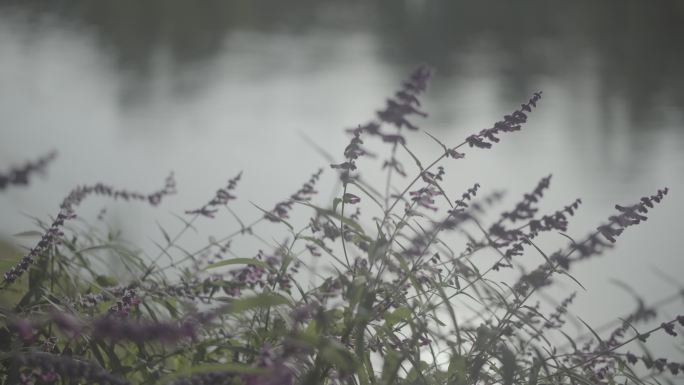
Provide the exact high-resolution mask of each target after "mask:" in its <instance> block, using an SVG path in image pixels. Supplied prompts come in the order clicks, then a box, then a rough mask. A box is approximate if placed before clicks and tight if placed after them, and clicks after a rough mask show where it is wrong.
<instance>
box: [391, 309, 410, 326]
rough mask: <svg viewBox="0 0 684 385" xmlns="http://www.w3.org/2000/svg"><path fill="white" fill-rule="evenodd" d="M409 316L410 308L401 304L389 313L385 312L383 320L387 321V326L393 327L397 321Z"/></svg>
mask: <svg viewBox="0 0 684 385" xmlns="http://www.w3.org/2000/svg"><path fill="white" fill-rule="evenodd" d="M410 317H411V310H410V309H409V308H407V307H405V306H402V307H399V308H397V309H396V310H395V311H393V312H391V313H387V314H386V315H385V322H387V326H389V327H393V326H394V325H396V324H398V323H399V322H401V321H404V320H406V319H409V318H410Z"/></svg>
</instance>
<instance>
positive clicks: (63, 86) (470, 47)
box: [0, 0, 684, 320]
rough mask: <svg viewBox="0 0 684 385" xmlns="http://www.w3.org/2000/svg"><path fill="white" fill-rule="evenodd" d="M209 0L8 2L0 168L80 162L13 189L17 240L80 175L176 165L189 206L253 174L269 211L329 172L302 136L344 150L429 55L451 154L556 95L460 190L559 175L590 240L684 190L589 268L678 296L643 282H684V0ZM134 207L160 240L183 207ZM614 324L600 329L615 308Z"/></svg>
mask: <svg viewBox="0 0 684 385" xmlns="http://www.w3.org/2000/svg"><path fill="white" fill-rule="evenodd" d="M196 4H197V3H193V2H189V1H183V0H171V1H168V0H164V1H162V0H150V1H136V0H116V1H98V2H93V1H85V0H70V1H51V2H42V1H29V0H23V1H18V0H17V1H7V0H5V1H0V164H7V163H11V162H16V161H20V160H22V159H25V158H30V157H32V156H36V155H38V154H40V153H41V152H44V151H47V150H49V149H52V148H56V149H58V150H59V151H60V154H61V155H60V158H59V161H58V162H56V163H55V164H54V166H53V167H52V168H51V169H50V171H49V174H48V176H47V178H46V179H45V180H42V181H38V182H36V184H35V186H34V188H30V189H27V190H12V191H8V192H7V193H6V194H4V195H3V196H1V197H0V212H2V213H3V217H4V219H3V221H2V223H0V231H1V232H2V233H5V234H8V233H14V232H17V231H20V230H24V229H26V228H27V227H28V226H29V221H28V220H26V219H25V218H24V217H23V216H22V215H21V214H20V213H22V212H26V213H28V214H31V215H36V216H40V217H44V216H45V215H46V213H54V212H55V208H56V207H57V205H58V202H59V201H60V199H61V197H63V196H64V195H66V193H67V192H68V191H69V189H70V188H71V187H72V186H74V185H76V184H79V183H88V182H94V181H97V180H105V181H107V182H110V183H113V184H118V185H122V186H139V189H150V190H151V189H153V188H156V187H157V184H158V183H161V180H162V179H163V177H164V176H165V175H166V172H167V171H168V170H169V169H173V170H175V171H176V173H177V175H178V179H179V182H180V191H181V193H182V196H179V197H177V198H176V200H175V201H172V202H170V206H168V209H169V210H171V211H174V212H182V211H183V209H185V208H188V207H196V206H197V202H202V201H204V200H206V198H207V194H208V192H211V191H214V190H215V188H216V187H217V186H220V185H222V184H223V183H224V182H225V179H226V178H227V177H229V176H232V175H234V174H236V173H237V172H238V171H240V170H244V171H245V178H244V180H245V182H244V186H243V188H244V190H243V191H242V194H244V195H243V196H246V197H247V198H246V199H245V200H244V201H245V202H247V200H251V201H254V202H257V203H259V204H263V205H265V206H268V205H269V204H270V203H272V202H275V201H278V200H279V199H281V198H282V197H283V196H287V195H288V194H289V193H291V192H292V191H293V190H294V189H296V188H297V187H298V186H299V184H300V181H302V180H305V179H306V178H307V177H308V175H309V174H310V173H311V172H312V171H313V170H315V169H316V168H317V167H319V166H325V164H326V162H325V161H324V160H323V159H322V158H319V157H318V155H317V154H316V151H315V150H313V149H311V148H310V147H308V146H307V145H306V144H305V141H304V140H303V139H302V137H301V134H304V135H305V136H307V137H309V138H311V139H312V140H313V141H315V142H317V143H319V144H321V145H322V146H323V147H325V148H326V149H329V150H330V151H331V152H333V153H334V152H336V151H337V153H341V150H342V148H343V147H344V143H345V141H346V140H347V139H346V138H345V136H344V134H343V133H342V128H344V127H350V126H353V125H355V124H358V123H363V122H365V121H367V119H368V117H369V116H371V114H372V113H373V109H374V108H376V107H378V106H380V105H381V104H382V100H383V99H384V97H385V96H386V95H388V94H389V93H390V92H391V91H392V90H393V89H394V88H395V86H396V84H397V82H398V81H399V80H400V79H401V78H402V77H403V76H404V75H405V74H406V73H407V71H408V70H409V69H410V68H411V67H412V66H413V65H415V64H416V63H419V62H426V63H430V64H431V65H433V66H434V67H436V69H437V74H438V75H437V78H436V79H435V81H434V84H433V87H432V88H431V90H430V92H429V94H428V96H427V101H426V108H427V110H428V111H429V112H430V115H431V118H430V119H429V120H427V121H425V123H424V126H425V127H426V129H428V130H429V131H430V132H431V133H433V134H435V135H437V136H439V137H440V138H442V139H443V140H445V141H447V142H449V143H458V142H460V140H462V138H463V137H464V136H465V135H467V134H469V133H470V132H472V131H474V130H479V129H480V128H483V127H484V126H486V125H488V124H490V122H491V121H493V120H494V119H497V118H498V117H500V116H501V115H502V114H503V113H504V112H506V111H509V110H512V109H513V108H515V107H516V106H517V105H518V104H519V103H520V102H522V101H524V100H526V99H527V97H528V95H529V94H531V93H532V92H533V91H536V90H538V89H543V90H544V94H545V99H544V100H543V101H542V104H543V105H542V108H540V109H539V111H536V112H535V114H534V116H533V118H532V120H531V122H530V125H529V126H528V127H527V128H526V130H525V131H524V132H522V133H519V134H515V135H511V136H509V137H506V138H505V140H504V141H503V142H502V143H501V144H500V145H499V146H497V148H496V149H495V150H493V151H481V152H474V153H472V154H469V155H468V158H467V159H466V161H464V162H463V165H464V166H458V167H462V168H457V166H453V167H454V169H453V170H449V171H450V172H453V173H454V175H457V176H458V178H457V179H459V182H458V183H457V184H454V185H453V186H450V188H452V189H454V190H459V189H462V188H463V187H465V186H469V185H471V184H472V183H473V182H475V181H478V182H480V183H481V184H482V185H483V186H490V187H492V188H498V187H507V188H509V189H510V191H511V195H512V196H517V195H518V194H520V193H521V192H523V191H526V190H528V189H529V188H530V186H533V185H534V183H535V181H536V180H537V179H538V178H539V177H541V176H543V175H546V174H548V173H549V172H551V171H552V172H554V174H555V178H554V186H555V195H554V196H550V197H549V201H548V205H549V206H548V207H549V208H555V207H557V206H558V205H561V204H566V203H567V202H570V201H572V200H574V198H576V196H578V195H579V196H582V197H583V198H584V199H585V202H586V203H585V206H584V208H583V210H584V211H583V213H582V215H581V216H579V217H578V218H577V219H576V221H577V222H576V223H577V225H576V227H574V228H573V229H571V230H572V231H573V235H576V236H582V235H583V234H584V232H585V231H587V230H588V229H591V228H592V226H595V225H596V224H598V222H599V221H601V220H602V219H603V218H605V217H606V215H607V214H608V213H609V211H610V209H611V207H612V204H614V203H628V202H630V201H632V200H634V199H635V198H638V197H639V196H641V195H644V194H646V193H650V192H653V191H655V189H657V188H658V187H661V186H663V185H669V186H670V187H671V188H672V191H673V192H672V198H668V200H667V201H666V203H665V204H664V205H663V206H664V207H663V209H662V210H655V211H654V214H653V217H652V220H651V221H649V223H648V225H646V226H643V227H642V228H639V229H636V230H635V231H633V232H631V233H630V234H629V235H628V236H625V239H624V240H622V244H621V246H622V248H620V249H619V252H618V253H615V254H618V255H614V256H610V257H605V258H603V259H600V260H597V261H595V262H594V263H591V266H590V267H588V268H586V269H585V270H582V269H578V273H577V274H578V276H579V278H580V279H581V280H583V281H584V280H587V281H592V280H594V281H596V280H598V281H601V282H605V281H606V279H607V278H608V277H619V278H620V279H622V280H625V281H629V282H630V283H631V284H632V285H633V286H635V288H636V289H637V290H640V291H642V292H644V293H645V294H646V296H647V298H657V297H659V295H660V294H661V293H663V292H666V293H669V292H670V291H672V290H673V287H671V286H668V284H667V283H665V282H664V281H663V280H660V281H658V282H656V281H655V280H654V279H653V278H652V277H653V275H649V276H648V277H646V279H644V271H648V269H650V268H651V267H652V266H657V267H658V268H659V269H660V270H665V271H684V262H682V260H681V258H678V256H677V253H678V250H679V247H680V246H679V245H678V244H677V243H676V242H675V239H676V236H675V233H676V230H675V229H677V223H678V221H679V220H680V218H678V214H680V213H682V212H684V204H683V203H682V202H683V201H682V199H678V198H677V196H681V195H679V194H681V191H684V188H683V187H684V181H683V180H682V177H681V175H684V155H682V154H684V152H683V151H682V150H684V128H683V120H684V71H682V70H681V68H684V2H682V1H679V0H662V1H658V2H657V5H654V4H656V3H654V2H645V1H600V2H599V1H588V0H587V1H572V2H562V1H546V0H539V1H516V2H495V1H493V0H486V1H482V0H478V1H455V0H443V1H419V0H415V1H408V0H407V1H397V0H385V1H378V2H362V1H358V2H356V1H352V2H345V3H344V4H341V3H338V2H332V1H314V0H309V1H301V2H281V1H273V2H267V1H248V0H244V1H225V0H211V1H204V2H202V5H201V6H199V5H196ZM413 139H414V141H413V143H415V148H414V149H415V151H416V152H417V153H419V154H421V155H423V156H425V157H426V158H428V157H429V156H428V155H429V154H430V153H431V152H434V151H435V148H434V147H433V144H432V143H431V142H430V141H429V140H426V138H425V137H424V136H416V137H415V138H413ZM459 165H460V163H459ZM157 181H158V182H157ZM264 181H267V182H268V183H265V182H264ZM183 186H185V188H184V187H183ZM101 204H103V203H102V202H99V203H96V204H93V207H90V209H92V211H93V212H97V210H99V208H100V206H97V205H101ZM115 207H116V209H117V210H115V212H114V214H112V215H113V218H112V219H113V220H115V221H118V223H119V224H120V225H121V226H123V227H125V228H126V229H127V230H128V234H127V235H128V236H129V237H131V238H137V239H138V240H142V241H146V240H147V239H148V238H147V237H146V236H140V235H139V234H151V233H152V232H153V231H155V225H154V218H159V217H164V216H165V215H166V214H167V213H165V212H161V213H160V212H152V211H145V210H138V209H135V208H128V207H124V206H115ZM86 209H87V208H86ZM242 209H243V213H249V212H250V211H249V210H250V209H251V210H252V212H253V208H252V207H251V206H250V205H245V207H243V208H242ZM252 214H253V213H252ZM245 216H247V217H249V216H250V215H247V214H246V215H245ZM85 217H86V218H87V217H88V216H87V215H85ZM162 220H164V219H163V218H162ZM219 227H220V226H216V227H215V228H213V230H216V232H217V233H220V232H221V229H219ZM150 229H151V231H150ZM654 250H657V251H658V252H657V253H654ZM644 256H647V257H648V258H644ZM615 266H620V269H616V268H615ZM597 287H598V286H597ZM600 287H601V288H602V289H605V287H604V286H600ZM605 290H606V291H605V293H608V294H606V295H611V294H610V293H612V295H613V296H617V297H619V298H620V300H616V301H613V302H614V305H615V306H616V308H617V309H624V308H625V307H629V306H631V305H632V304H631V303H630V299H629V298H628V297H625V296H624V294H623V293H622V292H619V291H617V290H616V289H614V288H609V289H605ZM594 293H595V291H594ZM615 293H618V294H615ZM623 297H624V298H623ZM609 298H610V297H609ZM591 305H595V303H593V302H591V303H589V305H587V306H590V307H591ZM579 306H581V304H580V305H579ZM605 311H606V313H605V314H604V313H602V315H599V316H597V317H598V318H597V319H598V320H602V319H605V318H606V317H607V314H614V313H615V311H617V310H615V311H613V310H611V309H605ZM601 317H603V318H601Z"/></svg>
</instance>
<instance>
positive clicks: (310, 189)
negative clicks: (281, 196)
mask: <svg viewBox="0 0 684 385" xmlns="http://www.w3.org/2000/svg"><path fill="white" fill-rule="evenodd" d="M322 173H323V169H319V170H318V171H317V172H316V173H314V174H313V175H311V178H309V181H308V182H306V183H304V184H303V185H302V187H301V188H300V189H299V190H297V192H296V193H294V194H292V195H290V198H289V199H288V200H286V201H282V202H279V203H278V204H276V206H275V207H274V208H273V210H271V212H268V213H266V214H264V218H266V219H268V220H269V221H271V222H279V221H281V220H283V219H287V218H289V217H290V215H289V212H290V210H291V209H292V206H293V205H294V204H295V202H302V201H304V202H306V201H309V200H311V197H312V196H313V195H315V194H316V193H318V191H316V190H315V188H314V186H315V185H316V182H318V179H319V178H320V177H321V174H322Z"/></svg>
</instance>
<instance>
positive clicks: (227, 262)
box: [204, 258, 268, 270]
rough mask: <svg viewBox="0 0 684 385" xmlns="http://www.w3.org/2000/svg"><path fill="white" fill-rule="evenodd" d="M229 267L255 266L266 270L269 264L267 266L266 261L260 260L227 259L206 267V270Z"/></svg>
mask: <svg viewBox="0 0 684 385" xmlns="http://www.w3.org/2000/svg"><path fill="white" fill-rule="evenodd" d="M228 265H254V266H259V267H263V268H264V269H267V268H268V264H266V263H265V262H264V261H260V260H258V259H254V258H233V259H226V260H225V261H220V262H216V263H212V264H210V265H208V266H207V267H205V268H204V270H210V269H215V268H217V267H221V266H228Z"/></svg>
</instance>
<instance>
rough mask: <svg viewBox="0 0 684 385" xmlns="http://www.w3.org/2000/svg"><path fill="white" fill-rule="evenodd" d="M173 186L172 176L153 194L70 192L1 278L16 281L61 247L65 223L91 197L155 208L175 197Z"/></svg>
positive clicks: (95, 188) (99, 189)
mask: <svg viewBox="0 0 684 385" xmlns="http://www.w3.org/2000/svg"><path fill="white" fill-rule="evenodd" d="M175 192H176V182H175V180H174V178H173V174H171V175H169V177H168V178H166V184H165V186H164V188H163V189H161V190H159V191H156V192H154V193H152V194H141V193H138V192H132V191H128V190H118V189H115V188H113V187H110V186H107V185H104V184H102V183H98V184H96V185H92V186H79V187H76V188H75V189H73V190H72V191H71V192H70V193H69V195H68V196H67V197H66V198H65V199H64V200H63V201H62V204H61V205H60V210H59V213H58V214H57V218H56V219H55V220H54V221H53V222H52V224H51V225H50V227H49V228H48V229H47V230H46V231H45V233H44V234H43V236H42V237H41V239H40V241H38V243H37V244H36V245H35V246H34V247H33V248H32V249H31V250H29V252H28V253H27V254H26V255H25V256H24V257H22V258H21V260H20V261H19V263H17V264H16V265H15V266H14V267H12V268H11V269H10V270H9V271H7V272H6V273H5V274H4V276H3V278H4V282H5V283H6V284H9V283H12V282H14V281H16V280H17V279H18V278H19V277H20V276H21V275H22V274H24V272H26V270H28V268H29V266H30V265H31V264H32V263H33V262H34V259H35V258H36V257H38V256H40V255H43V254H44V253H45V252H47V250H48V249H49V248H50V247H51V246H55V245H58V244H60V242H61V238H62V236H63V235H64V233H63V232H62V227H63V226H64V223H65V222H66V221H67V220H70V219H73V218H76V210H75V209H76V207H77V206H78V205H79V204H81V202H82V201H83V200H84V199H85V198H86V197H88V196H90V195H99V196H106V197H110V198H112V199H115V200H117V199H123V200H125V201H131V200H134V201H142V202H147V203H149V204H151V205H152V206H157V205H158V204H159V203H160V202H161V200H162V198H164V197H165V196H167V195H171V194H175Z"/></svg>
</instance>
